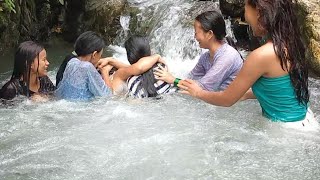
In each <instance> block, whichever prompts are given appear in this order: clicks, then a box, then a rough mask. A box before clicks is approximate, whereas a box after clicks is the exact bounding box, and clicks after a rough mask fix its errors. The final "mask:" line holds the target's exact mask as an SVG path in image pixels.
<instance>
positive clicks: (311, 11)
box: [298, 0, 320, 76]
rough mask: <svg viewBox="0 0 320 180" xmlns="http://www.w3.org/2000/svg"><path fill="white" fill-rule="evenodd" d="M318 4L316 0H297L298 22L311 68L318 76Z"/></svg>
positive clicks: (319, 48)
mask: <svg viewBox="0 0 320 180" xmlns="http://www.w3.org/2000/svg"><path fill="white" fill-rule="evenodd" d="M319 9H320V4H319V1H318V0H299V10H298V17H299V24H301V30H302V33H303V39H304V42H305V44H306V46H307V60H308V62H309V64H310V67H311V70H312V71H313V72H314V73H315V74H316V75H317V76H320V11H319Z"/></svg>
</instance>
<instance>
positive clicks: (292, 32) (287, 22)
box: [247, 0, 310, 105]
mask: <svg viewBox="0 0 320 180" xmlns="http://www.w3.org/2000/svg"><path fill="white" fill-rule="evenodd" d="M247 3H248V4H249V5H250V6H252V7H253V8H256V9H257V10H258V12H259V14H260V15H261V16H260V17H259V19H258V22H259V25H260V26H261V27H262V28H263V30H265V31H266V32H267V35H266V36H267V37H269V39H271V40H272V42H273V48H274V51H275V53H276V55H277V56H278V57H279V59H280V64H281V68H282V69H283V70H286V71H288V73H289V75H290V79H291V83H292V85H293V87H294V89H295V93H296V97H297V99H298V101H299V102H300V103H303V104H305V105H306V104H307V103H308V102H309V96H310V95H309V90H308V67H307V66H308V65H307V61H306V59H305V46H304V44H303V42H302V40H301V33H300V30H299V25H298V20H297V15H296V13H295V12H296V11H297V2H296V1H295V0H247Z"/></svg>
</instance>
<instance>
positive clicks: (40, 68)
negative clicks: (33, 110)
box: [0, 41, 55, 100]
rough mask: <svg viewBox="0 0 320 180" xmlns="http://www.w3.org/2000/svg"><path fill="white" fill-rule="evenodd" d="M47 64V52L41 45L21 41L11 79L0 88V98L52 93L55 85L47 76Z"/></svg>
mask: <svg viewBox="0 0 320 180" xmlns="http://www.w3.org/2000/svg"><path fill="white" fill-rule="evenodd" d="M48 66H49V62H48V59H47V52H46V50H45V49H44V47H43V46H42V45H40V44H38V43H36V42H33V41H25V42H23V43H21V44H20V45H19V47H18V49H17V50H16V52H15V56H14V67H13V73H12V76H11V79H10V81H8V82H7V83H6V84H5V85H4V86H3V87H2V88H1V90H0V99H6V100H11V99H13V98H15V97H16V96H18V95H23V96H27V97H36V96H34V95H39V94H40V95H44V94H45V95H47V94H50V93H52V92H53V91H54V90H55V86H54V85H53V83H52V82H51V80H50V79H49V77H48V76H47V69H48Z"/></svg>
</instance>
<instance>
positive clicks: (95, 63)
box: [91, 49, 103, 66]
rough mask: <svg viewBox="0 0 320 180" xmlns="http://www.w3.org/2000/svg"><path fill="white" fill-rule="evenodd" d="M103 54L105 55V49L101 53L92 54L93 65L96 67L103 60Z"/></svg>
mask: <svg viewBox="0 0 320 180" xmlns="http://www.w3.org/2000/svg"><path fill="white" fill-rule="evenodd" d="M102 53H103V49H102V50H101V51H100V52H97V51H94V52H93V53H92V54H91V63H92V64H93V65H94V66H96V65H97V63H98V61H99V60H100V59H101V56H102Z"/></svg>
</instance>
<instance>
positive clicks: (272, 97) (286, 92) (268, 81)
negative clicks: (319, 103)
mask: <svg viewBox="0 0 320 180" xmlns="http://www.w3.org/2000/svg"><path fill="white" fill-rule="evenodd" d="M252 91H253V93H254V95H255V96H256V98H257V100H258V101H259V103H260V106H261V108H262V114H263V115H264V116H265V117H267V118H269V119H271V120H272V121H282V122H294V121H299V120H303V119H304V118H305V116H306V113H307V109H308V106H307V105H304V104H302V103H299V101H298V99H297V98H296V93H295V91H294V88H293V86H292V84H291V80H290V76H289V75H284V76H280V77H276V78H266V77H260V78H259V79H258V80H257V81H256V82H255V83H254V84H253V86H252Z"/></svg>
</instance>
